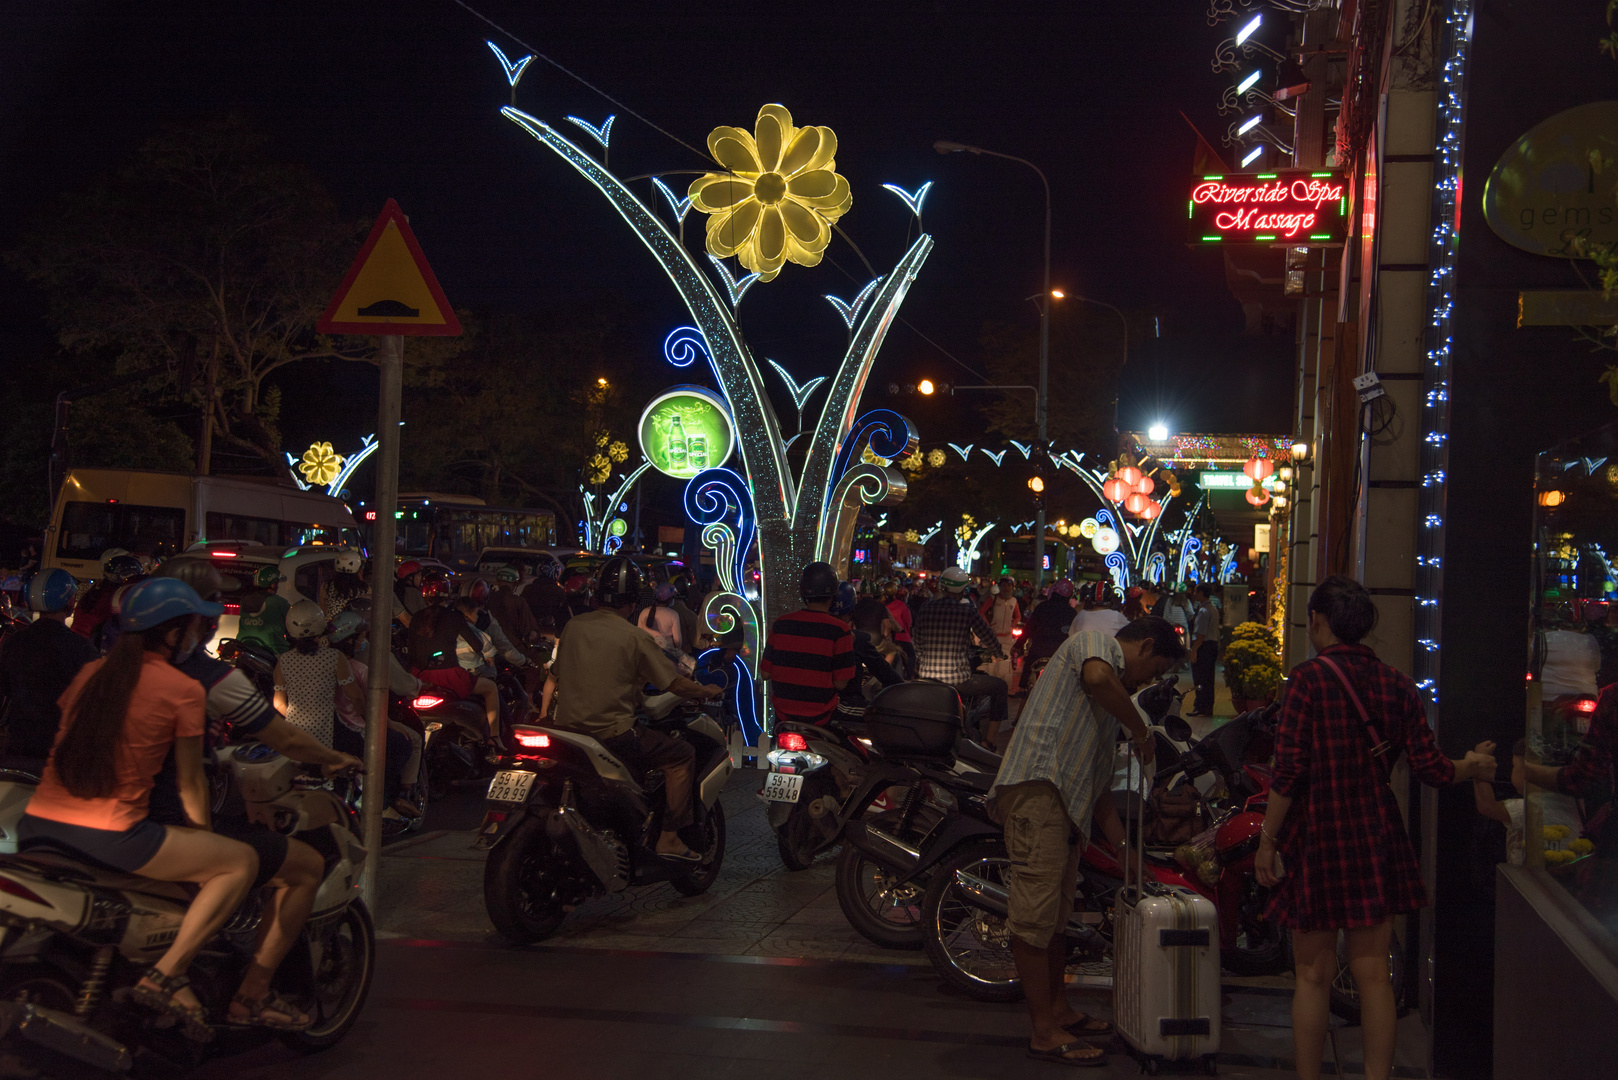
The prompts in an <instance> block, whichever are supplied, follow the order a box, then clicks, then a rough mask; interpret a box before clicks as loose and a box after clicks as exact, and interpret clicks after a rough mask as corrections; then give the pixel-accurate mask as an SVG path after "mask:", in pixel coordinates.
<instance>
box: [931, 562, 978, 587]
mask: <svg viewBox="0 0 1618 1080" xmlns="http://www.w3.org/2000/svg"><path fill="white" fill-rule="evenodd" d="M938 583H939V584H940V585H942V586H943V587H944V589H945V591H946V592H952V593H958V592H962V591H964V590H965V589H966V587H967V586H968V585H970V584H972V578H971V577H970V576H969V575H968V574H967V572H966V571H965V570H962V569H961V568H960V567H959V566H952V567H950V568H949V569H948V570H945V571H944V572H943V573H942V574H940V575H939V578H938Z"/></svg>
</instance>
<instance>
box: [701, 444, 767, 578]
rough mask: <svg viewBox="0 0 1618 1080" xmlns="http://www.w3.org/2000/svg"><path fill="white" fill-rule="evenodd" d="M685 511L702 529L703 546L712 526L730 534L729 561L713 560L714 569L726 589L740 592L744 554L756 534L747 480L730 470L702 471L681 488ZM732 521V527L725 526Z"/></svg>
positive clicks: (744, 566)
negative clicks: (683, 488)
mask: <svg viewBox="0 0 1618 1080" xmlns="http://www.w3.org/2000/svg"><path fill="white" fill-rule="evenodd" d="M685 512H686V516H687V517H689V518H690V519H691V520H692V521H693V522H694V523H696V524H697V525H700V526H702V527H703V530H702V536H703V542H704V543H707V541H708V537H709V529H710V527H712V526H720V527H723V528H724V529H725V531H726V532H727V533H728V534H729V535H730V538H731V539H730V541H729V543H730V550H729V558H728V559H727V560H726V561H725V562H724V563H719V562H717V561H716V563H715V566H716V569H717V570H718V571H719V575H720V580H721V582H723V583H724V584H725V586H726V587H727V589H728V590H729V591H731V592H741V591H742V585H743V581H742V574H743V572H744V570H745V568H746V561H747V552H748V550H749V549H751V548H752V546H753V538H754V536H755V535H756V533H757V530H756V528H755V526H754V522H753V497H752V492H750V491H749V490H748V488H747V481H746V480H743V479H742V478H741V477H740V476H738V475H737V474H736V473H734V472H732V471H731V470H730V469H723V468H721V469H704V470H703V471H702V472H699V473H698V474H697V475H695V476H693V477H692V478H691V479H690V481H688V482H687V483H686V485H685ZM732 519H734V522H735V523H734V525H731V524H729V522H730V520H732ZM714 535H715V537H716V538H717V537H718V535H719V534H718V532H717V531H716V532H715V533H714ZM710 546H711V545H710ZM727 570H728V571H729V574H728V576H727V574H726V571H727Z"/></svg>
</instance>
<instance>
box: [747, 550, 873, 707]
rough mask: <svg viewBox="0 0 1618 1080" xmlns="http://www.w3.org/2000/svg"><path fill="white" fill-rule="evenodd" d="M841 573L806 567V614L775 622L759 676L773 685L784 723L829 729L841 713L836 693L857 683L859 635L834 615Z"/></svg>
mask: <svg viewBox="0 0 1618 1080" xmlns="http://www.w3.org/2000/svg"><path fill="white" fill-rule="evenodd" d="M838 584H839V582H838V580H837V571H835V570H833V569H832V568H831V567H830V566H829V565H827V564H826V563H823V562H814V563H810V564H809V565H808V566H806V567H804V568H803V580H802V582H801V583H800V584H799V586H798V595H799V596H800V597H801V598H802V599H803V603H804V608H803V610H802V611H794V612H792V613H791V614H789V615H783V616H781V617H780V618H779V619H776V620H775V624H774V625H773V626H771V627H770V639H769V642H768V643H767V644H766V645H765V646H764V656H763V658H762V659H761V660H760V662H759V671H761V672H762V673H763V674H764V677H765V678H767V679H769V680H770V697H771V700H772V701H773V702H774V703H775V715H776V718H777V719H780V720H792V721H795V722H797V723H800V724H824V723H825V722H826V721H827V720H828V719H830V718H831V714H832V712H833V711H834V710H835V709H836V708H837V692H838V691H839V690H841V689H842V688H843V687H844V686H846V685H848V683H849V682H850V680H852V679H853V678H854V635H853V633H852V632H851V631H850V630H849V628H848V624H847V623H845V622H844V621H843V620H841V619H839V618H837V617H836V616H835V615H833V614H831V603H832V599H833V598H834V597H836V595H837V587H838Z"/></svg>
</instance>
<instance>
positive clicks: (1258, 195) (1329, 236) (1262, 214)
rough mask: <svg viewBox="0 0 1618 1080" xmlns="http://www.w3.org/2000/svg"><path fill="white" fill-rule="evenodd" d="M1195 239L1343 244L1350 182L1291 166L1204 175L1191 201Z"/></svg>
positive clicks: (1332, 174) (1206, 241) (1339, 175)
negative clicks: (1279, 168) (1347, 183)
mask: <svg viewBox="0 0 1618 1080" xmlns="http://www.w3.org/2000/svg"><path fill="white" fill-rule="evenodd" d="M1187 216H1188V217H1190V219H1191V242H1192V243H1194V244H1278V245H1281V246H1283V247H1323V246H1327V245H1331V244H1341V243H1342V242H1343V236H1344V232H1345V226H1346V223H1347V221H1348V187H1347V185H1346V184H1345V183H1344V181H1343V174H1342V173H1340V172H1310V171H1309V170H1307V169H1290V170H1282V171H1280V172H1273V173H1230V174H1227V175H1222V176H1204V177H1202V178H1201V179H1199V180H1197V181H1195V182H1194V183H1193V184H1192V186H1191V199H1190V202H1189V203H1188V204H1187Z"/></svg>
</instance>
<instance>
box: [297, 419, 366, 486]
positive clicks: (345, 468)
mask: <svg viewBox="0 0 1618 1080" xmlns="http://www.w3.org/2000/svg"><path fill="white" fill-rule="evenodd" d="M317 447H325V450H326V454H327V455H329V459H327V463H328V464H329V462H330V461H335V462H336V463H337V466H338V467H337V471H336V473H335V474H334V475H333V474H331V473H330V471H329V469H327V470H324V471H322V472H321V473H320V474H318V475H317V474H314V473H312V472H310V471H307V470H305V468H304V466H305V464H307V463H309V461H310V455H311V454H312V453H314V452H315V450H316V448H317ZM374 453H376V436H375V435H367V436H365V438H363V439H361V440H360V451H359V453H357V454H350V455H349V456H347V457H343V456H342V455H341V454H338V453H336V452H335V451H333V450H332V446H331V443H315V444H313V445H312V446H310V447H309V449H308V450H305V451H304V453H303V457H302V458H301V459H300V458H295V457H293V456H292V454H291V452H290V451H289V452H288V453H287V465H288V466H289V467H290V468H291V470H292V482H293V483H295V484H297V485H298V490H299V491H308V490H310V489H311V488H313V487H315V486H316V485H317V484H322V483H323V486H324V487H325V488H326V493H327V494H328V495H330V496H331V497H332V498H334V499H337V498H341V497H342V492H343V486H344V485H345V484H347V483H348V478H349V477H351V476H353V475H354V470H355V469H357V468H359V467H360V466H361V465H362V464H364V462H365V459H366V458H368V457H370V456H371V455H372V454H374ZM299 472H303V473H304V475H305V476H307V477H308V478H309V482H308V483H305V482H304V481H303V480H301V479H299V477H298V473H299Z"/></svg>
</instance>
